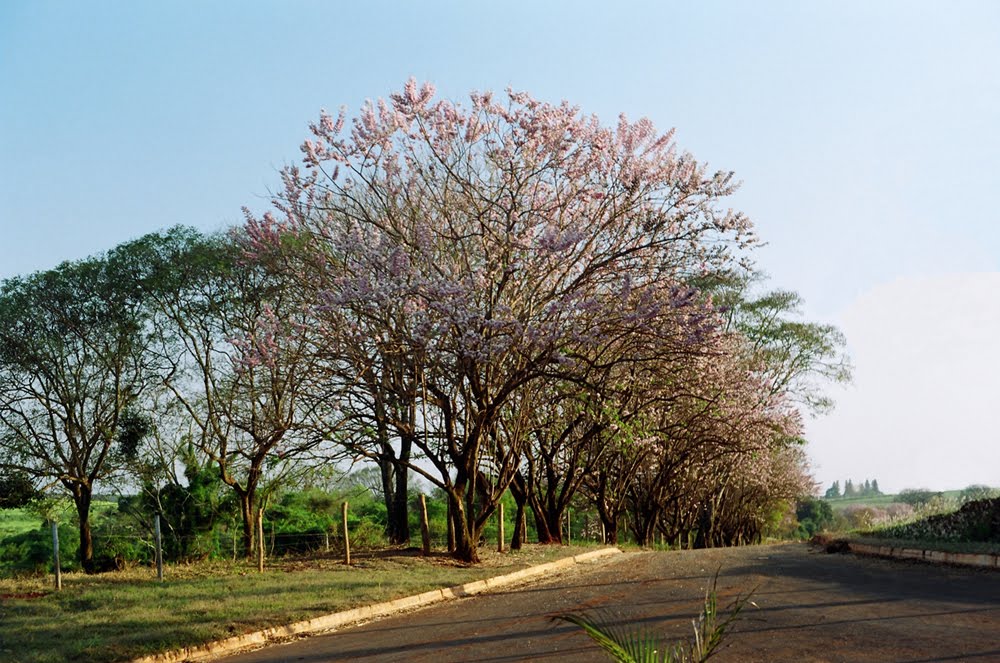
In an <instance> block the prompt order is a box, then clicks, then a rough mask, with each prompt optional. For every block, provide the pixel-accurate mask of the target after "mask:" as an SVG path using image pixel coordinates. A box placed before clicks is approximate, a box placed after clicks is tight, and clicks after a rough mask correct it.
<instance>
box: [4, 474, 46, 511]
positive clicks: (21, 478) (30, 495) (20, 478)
mask: <svg viewBox="0 0 1000 663" xmlns="http://www.w3.org/2000/svg"><path fill="white" fill-rule="evenodd" d="M37 494H38V491H37V490H36V488H35V484H34V482H33V481H32V480H31V478H30V477H29V476H28V474H27V473H26V472H10V473H6V474H2V475H0V509H17V508H19V507H22V506H25V505H26V504H28V503H29V502H31V500H33V499H34V498H35V496H36V495H37Z"/></svg>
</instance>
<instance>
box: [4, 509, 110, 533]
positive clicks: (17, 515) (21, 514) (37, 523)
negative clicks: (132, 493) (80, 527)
mask: <svg viewBox="0 0 1000 663" xmlns="http://www.w3.org/2000/svg"><path fill="white" fill-rule="evenodd" d="M117 509H118V504H116V503H115V502H94V503H93V504H91V506H90V518H91V523H96V522H97V521H98V520H99V519H100V518H101V517H102V516H104V514H106V513H109V512H112V511H116V510H117ZM58 518H59V521H60V522H64V523H68V522H72V521H73V520H74V519H75V518H76V510H75V509H74V507H73V503H72V502H70V501H69V500H68V499H67V500H64V503H63V502H60V504H59V508H58ZM43 520H44V519H43V518H42V517H41V516H40V515H38V514H37V513H35V512H33V511H31V510H30V509H0V540H2V539H5V538H7V537H8V536H15V535H17V534H21V533H23V532H29V531H31V530H35V529H38V528H39V527H41V526H42V523H43Z"/></svg>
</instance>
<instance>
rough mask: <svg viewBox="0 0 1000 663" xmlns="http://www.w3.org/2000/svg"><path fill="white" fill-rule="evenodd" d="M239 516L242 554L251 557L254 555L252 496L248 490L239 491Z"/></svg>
mask: <svg viewBox="0 0 1000 663" xmlns="http://www.w3.org/2000/svg"><path fill="white" fill-rule="evenodd" d="M239 498H240V517H241V518H242V519H243V556H244V557H246V558H247V559H252V558H253V556H254V546H253V543H254V524H255V520H254V512H253V496H252V495H251V494H250V493H248V492H242V491H241V492H240V493H239Z"/></svg>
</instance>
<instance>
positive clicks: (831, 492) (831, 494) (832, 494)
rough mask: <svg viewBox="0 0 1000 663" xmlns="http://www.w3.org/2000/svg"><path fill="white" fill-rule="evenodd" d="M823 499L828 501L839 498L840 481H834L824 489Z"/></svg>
mask: <svg viewBox="0 0 1000 663" xmlns="http://www.w3.org/2000/svg"><path fill="white" fill-rule="evenodd" d="M823 497H825V498H826V499H828V500H833V499H837V498H838V497H840V481H834V482H833V485H832V486H830V487H829V488H827V489H826V494H825V495H824V496H823Z"/></svg>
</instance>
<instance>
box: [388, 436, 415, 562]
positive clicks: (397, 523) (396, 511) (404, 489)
mask: <svg viewBox="0 0 1000 663" xmlns="http://www.w3.org/2000/svg"><path fill="white" fill-rule="evenodd" d="M412 448H413V438H412V437H411V436H409V435H407V436H404V437H403V438H402V439H401V440H400V449H399V460H398V461H396V463H395V468H394V472H393V473H394V475H395V480H396V486H395V490H394V491H393V509H392V511H391V512H390V513H391V517H390V523H389V528H390V532H389V543H397V544H403V543H406V542H407V541H409V540H410V517H409V516H410V513H409V504H408V502H409V486H408V485H407V480H408V478H409V472H408V470H409V468H407V466H406V464H407V463H408V462H409V461H410V450H411V449H412Z"/></svg>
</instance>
